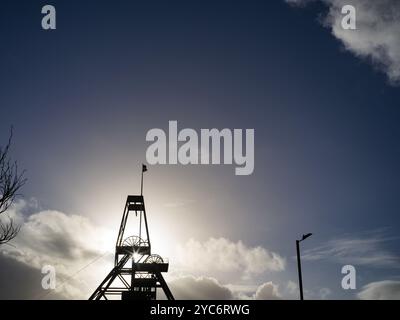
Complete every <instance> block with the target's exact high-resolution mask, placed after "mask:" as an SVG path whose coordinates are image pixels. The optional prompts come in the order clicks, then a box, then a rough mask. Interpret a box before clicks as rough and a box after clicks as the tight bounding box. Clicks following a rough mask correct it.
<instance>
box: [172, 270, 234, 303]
mask: <svg viewBox="0 0 400 320" xmlns="http://www.w3.org/2000/svg"><path fill="white" fill-rule="evenodd" d="M169 287H170V289H171V291H172V292H173V293H174V297H175V299H178V300H196V299H198V300H230V299H233V298H234V295H233V293H232V291H231V290H230V289H229V288H228V287H226V286H223V285H221V284H220V283H219V282H218V280H216V279H214V278H211V277H194V276H184V277H180V278H177V279H174V280H172V281H171V282H170V283H169Z"/></svg>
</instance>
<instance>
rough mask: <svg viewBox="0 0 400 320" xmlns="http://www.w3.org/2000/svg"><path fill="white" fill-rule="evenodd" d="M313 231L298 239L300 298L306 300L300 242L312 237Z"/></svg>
mask: <svg viewBox="0 0 400 320" xmlns="http://www.w3.org/2000/svg"><path fill="white" fill-rule="evenodd" d="M311 235H312V233H307V234H303V236H302V238H301V239H300V240H296V252H297V270H298V272H299V289H300V300H304V296H303V279H302V275H301V261H300V242H301V241H303V240H306V239H307V238H308V237H310V236H311Z"/></svg>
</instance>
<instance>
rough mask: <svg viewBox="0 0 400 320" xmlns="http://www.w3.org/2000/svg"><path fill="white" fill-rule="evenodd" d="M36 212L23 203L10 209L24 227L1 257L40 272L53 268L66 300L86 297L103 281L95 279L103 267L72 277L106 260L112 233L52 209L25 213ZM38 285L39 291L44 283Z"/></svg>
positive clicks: (78, 217) (4, 248)
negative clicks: (103, 259) (94, 286)
mask: <svg viewBox="0 0 400 320" xmlns="http://www.w3.org/2000/svg"><path fill="white" fill-rule="evenodd" d="M34 209H37V207H33V208H32V203H30V202H29V203H28V202H25V201H20V202H18V203H16V205H15V206H13V207H12V208H11V209H10V210H9V212H8V214H9V215H10V217H12V218H13V219H15V220H16V221H17V222H18V223H19V224H20V225H21V230H20V232H19V234H18V236H17V237H16V238H15V239H14V240H13V241H12V242H11V243H10V244H11V245H10V246H6V245H4V246H1V248H0V249H1V251H0V252H1V254H2V255H3V256H4V257H6V258H11V259H14V260H16V261H18V262H19V263H22V264H24V265H27V266H29V267H30V268H34V269H37V270H38V273H40V272H41V269H42V267H43V266H44V265H52V266H54V267H55V270H56V276H57V278H56V279H57V283H58V286H57V290H56V291H57V292H58V293H60V294H61V295H63V296H64V297H66V298H87V296H88V293H89V292H90V290H92V287H93V284H94V283H96V282H98V281H99V280H100V279H94V277H93V274H94V275H95V274H96V271H99V270H101V271H103V269H104V268H101V267H100V268H99V267H98V266H99V265H97V266H96V265H93V266H90V267H91V269H90V271H91V272H88V273H84V272H83V273H82V274H81V277H79V278H73V277H71V275H74V274H75V273H76V272H77V271H79V270H81V272H82V271H83V269H82V268H84V267H85V266H86V265H88V263H90V262H92V261H93V260H94V259H97V258H99V257H102V256H103V255H104V256H105V258H106V256H107V255H108V251H107V249H110V250H112V244H113V242H110V239H112V238H111V233H110V232H109V230H107V229H105V228H101V227H98V226H95V225H94V224H93V223H92V222H91V221H90V220H88V219H87V218H85V217H82V216H78V215H66V214H64V213H62V212H59V211H53V210H44V211H39V212H36V213H33V214H30V215H24V214H23V212H31V211H34ZM110 245H111V246H110ZM110 252H111V251H110ZM108 258H109V257H108ZM111 266H112V265H111V264H110V265H109V267H111ZM93 271H94V272H93ZM92 273H93V274H92ZM91 274H92V275H91ZM97 275H98V274H97ZM95 281H96V282H95ZM36 285H37V291H38V292H40V291H41V283H40V282H38V283H37V284H36ZM36 298H38V297H36Z"/></svg>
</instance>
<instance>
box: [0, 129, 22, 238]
mask: <svg viewBox="0 0 400 320" xmlns="http://www.w3.org/2000/svg"><path fill="white" fill-rule="evenodd" d="M12 137H13V127H11V130H10V136H9V138H8V143H7V145H6V146H5V148H4V149H3V148H1V147H0V214H2V213H4V212H5V211H7V209H9V207H10V206H11V205H12V203H13V202H14V200H15V198H16V197H17V196H18V195H19V194H18V191H19V189H20V188H21V187H22V186H23V185H24V184H25V182H26V179H25V178H24V174H25V170H23V171H22V172H19V171H18V165H17V162H16V161H11V160H10V157H9V151H10V146H11V142H12ZM9 220H10V221H9V222H8V223H7V224H6V223H5V222H2V221H0V245H1V244H4V243H7V242H9V241H10V240H12V239H13V238H15V236H16V235H17V234H18V232H19V229H20V227H19V226H16V225H15V224H14V222H13V220H12V219H11V218H9Z"/></svg>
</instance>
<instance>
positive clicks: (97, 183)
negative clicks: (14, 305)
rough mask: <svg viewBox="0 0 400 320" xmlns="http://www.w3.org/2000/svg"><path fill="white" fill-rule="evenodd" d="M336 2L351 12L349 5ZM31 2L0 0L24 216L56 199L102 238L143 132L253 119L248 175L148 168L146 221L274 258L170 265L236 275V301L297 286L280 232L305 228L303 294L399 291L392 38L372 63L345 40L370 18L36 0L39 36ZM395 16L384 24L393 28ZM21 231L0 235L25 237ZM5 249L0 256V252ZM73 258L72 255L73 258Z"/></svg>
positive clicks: (233, 4)
mask: <svg viewBox="0 0 400 320" xmlns="http://www.w3.org/2000/svg"><path fill="white" fill-rule="evenodd" d="M299 2H301V1H299ZM350 2H353V3H354V5H355V6H356V7H357V5H359V7H358V9H359V11H360V18H361V19H363V18H364V14H365V12H364V11H363V10H365V8H364V6H362V5H361V4H360V2H359V1H350ZM44 4H47V3H45V2H43V1H21V0H18V1H2V3H1V5H0V23H1V27H0V38H1V39H2V50H1V53H0V54H1V59H0V70H1V73H0V87H1V88H2V94H1V95H0V106H1V114H2V115H3V116H2V125H1V127H0V134H1V135H0V137H1V142H2V143H4V142H5V141H6V138H7V136H8V131H9V127H10V126H11V125H13V126H14V131H15V135H14V141H13V157H14V158H15V159H17V160H18V162H19V164H20V166H22V167H24V168H26V170H27V171H26V176H27V178H28V183H27V184H26V185H25V186H24V188H23V190H22V191H23V195H24V199H25V202H26V203H25V204H24V206H25V207H27V208H28V209H26V210H25V211H26V212H25V211H24V210H22V209H20V210H22V211H23V212H22V213H21V212H19V213H18V212H17V211H18V210H17V209H15V210H14V209H13V210H14V211H13V213H15V214H16V215H18V214H20V215H22V217H21V219H22V221H23V222H22V223H29V215H30V214H37V213H38V212H39V213H40V212H42V213H43V212H50V211H51V212H53V211H57V212H59V213H60V214H63V215H65V216H66V217H67V218H68V217H71V216H81V217H85V218H87V219H88V220H87V221H86V220H85V221H86V222H85V223H88V224H90V225H95V226H96V228H97V227H98V228H108V229H107V231H105V232H106V233H107V232H111V233H112V237H111V239H114V234H115V237H116V233H117V227H118V224H119V221H120V215H121V213H122V212H121V209H122V207H123V204H124V201H125V197H126V195H127V194H129V193H135V192H138V190H139V188H138V187H139V173H140V172H139V170H140V164H141V163H142V162H145V160H146V159H145V152H146V148H147V146H148V145H149V144H148V142H146V141H145V136H146V133H147V131H148V130H150V129H152V128H164V129H165V130H166V129H167V128H168V121H169V120H177V121H178V127H179V128H193V129H195V130H199V129H200V128H210V129H211V128H218V129H223V128H232V129H233V128H242V129H246V128H253V129H255V170H254V173H253V174H252V175H250V176H235V175H234V169H233V167H232V166H228V165H227V166H224V165H212V166H211V165H209V166H182V165H159V166H149V172H148V173H146V177H145V196H146V201H147V203H146V206H147V208H148V210H149V213H148V214H149V219H150V228H152V227H154V230H156V232H157V235H156V237H159V239H163V237H165V239H168V240H167V241H166V242H168V245H165V246H164V247H163V249H165V250H166V252H167V253H171V252H173V251H174V249H173V248H175V247H176V246H181V247H183V248H186V249H187V250H195V249H194V248H193V242H189V239H190V238H193V239H194V240H193V241H195V243H197V244H198V245H199V246H200V247H202V246H204V248H205V247H206V246H213V245H215V243H214V242H212V241H211V242H210V238H214V239H220V241H221V242H218V243H219V245H221V246H222V247H223V246H224V245H226V243H225V242H224V241H225V240H226V241H229V243H231V244H234V245H235V246H237V247H238V248H239V247H240V245H238V243H239V242H240V243H242V244H243V245H244V246H245V249H243V248H242V249H243V250H242V249H240V250H239V249H238V250H239V251H240V252H253V253H254V252H255V251H251V250H252V248H256V247H258V246H259V247H262V248H264V249H263V250H266V252H268V253H271V252H274V253H276V254H277V255H279V257H280V258H282V261H285V264H284V267H282V268H281V270H271V268H270V267H268V263H267V262H268V261H270V260H271V257H269V256H268V255H267V256H263V255H262V256H261V257H258V256H257V257H256V258H257V259H260V263H261V265H262V266H264V264H263V263H264V262H265V261H264V260H268V259H269V260H268V261H267V262H266V264H265V266H266V267H265V268H264V269H265V270H264V269H263V267H261V269H262V271H261V272H255V273H254V274H252V275H251V276H249V275H248V274H245V275H244V276H243V277H242V278H241V279H239V280H238V279H235V278H233V277H230V276H229V272H225V271H226V270H225V271H224V270H223V269H221V270H219V271H218V272H217V271H216V272H215V273H211V274H204V270H191V269H190V268H189V267H190V266H185V267H182V270H183V271H182V270H180V269H179V268H180V267H179V268H178V266H177V267H176V270H178V269H179V272H178V271H176V270H175V271H176V273H177V274H178V275H175V277H176V278H178V276H181V275H182V274H183V275H184V276H185V277H186V276H193V277H195V278H193V279H195V280H196V281H200V280H199V279H200V278H198V277H201V276H203V277H210V278H211V277H212V278H213V279H216V280H218V284H219V285H225V286H242V288H243V287H244V286H250V287H251V288H252V289H251V290H250V289H249V290H248V292H247V291H246V292H245V293H242V296H243V294H246V295H252V294H253V293H254V294H255V291H256V288H257V286H261V285H262V284H263V283H264V284H265V283H269V282H272V284H273V285H274V286H277V288H278V289H277V290H280V291H279V294H278V295H279V296H280V297H283V298H296V297H297V293H295V289H293V290H292V291H291V290H290V288H292V287H293V283H296V282H297V273H296V272H297V271H296V264H295V262H296V261H295V259H294V255H295V246H294V245H295V242H294V241H295V239H296V238H297V237H300V236H301V234H303V233H306V232H313V233H314V235H313V237H312V238H310V239H309V240H307V242H304V243H303V249H304V250H305V253H306V254H305V257H308V258H306V259H304V262H303V269H304V285H305V288H306V290H307V291H306V296H308V297H309V298H315V299H317V298H324V297H325V296H326V297H327V298H339V299H342V298H357V294H359V293H360V292H361V291H362V288H363V286H366V285H368V284H370V283H376V282H379V281H392V282H390V283H391V285H395V286H398V283H397V282H396V281H398V280H399V279H398V276H399V273H398V267H399V261H398V254H399V252H398V247H399V241H400V240H399V239H398V238H397V235H398V234H399V227H400V221H399V218H398V211H399V209H400V204H399V200H398V199H399V198H400V197H399V191H398V190H400V188H399V182H398V181H400V179H399V178H400V171H399V170H398V163H399V160H400V152H399V151H400V147H399V143H398V140H399V138H400V127H399V126H398V123H399V120H400V111H399V109H398V107H399V102H400V91H399V87H398V86H396V80H398V79H396V68H400V67H399V65H400V59H399V60H396V55H395V54H396V52H400V49H399V46H400V45H399V43H398V42H396V41H393V43H385V46H383V48H386V50H387V52H386V53H387V56H389V57H390V54H391V53H393V57H394V58H393V59H392V61H391V63H389V64H388V63H387V61H386V60H384V58H382V57H381V56H379V55H378V56H377V55H376V54H377V53H376V51H374V49H369V48H366V49H365V48H364V47H361V49H360V46H358V47H357V45H359V44H358V42H357V41H358V40H359V39H361V40H362V41H368V35H369V34H368V31H370V30H369V29H368V23H360V30H357V31H348V32H353V34H352V35H351V36H348V35H347V34H338V33H336V34H335V30H334V28H333V27H332V26H330V25H329V24H328V25H325V26H324V25H323V24H322V23H321V21H320V20H321V17H324V16H326V15H327V14H328V13H329V12H331V13H332V14H333V13H334V12H335V11H334V9H335V6H337V5H338V4H340V1H334V0H327V1H314V2H312V3H310V4H309V5H307V6H300V7H299V6H293V5H289V4H288V3H286V2H285V1H283V0H282V1H279V0H275V1H229V2H228V1H218V2H216V1H201V2H194V1H168V3H167V2H165V1H164V2H163V1H155V2H152V3H151V4H144V3H139V2H135V1H88V0H85V1H52V2H51V4H53V5H54V6H55V8H56V10H57V29H56V30H54V31H44V30H42V29H41V27H40V22H41V18H42V15H41V7H42V6H43V5H44ZM384 5H385V6H386V7H384V8H383V7H382V6H377V7H376V8H375V7H373V9H374V8H375V9H376V11H374V12H373V13H376V16H373V17H375V18H376V19H378V20H377V21H378V22H381V20H380V17H381V16H380V15H379V14H380V13H382V12H384V10H385V8H386V9H387V10H388V11H389V9H390V10H391V11H393V12H399V11H396V10H399V9H400V8H399V7H398V5H397V4H396V3H395V1H385V4H384ZM371 10H372V9H371ZM318 17H320V18H318ZM389 20H390V18H389ZM396 21H397V20H396V19H395V20H393V21H392V24H390V28H388V30H389V31H390V30H398V24H397V25H396ZM362 22H365V21H364V20H362ZM367 22H368V21H367ZM385 26H386V25H385ZM363 28H364V29H363ZM396 28H397V29H396ZM357 32H358V33H357ZM354 39H355V40H354ZM364 39H365V40H364ZM361 40H360V41H361ZM354 43H355V44H354ZM378 47H379V46H378ZM384 50H385V49H384ZM396 50H397V51H396ZM397 57H398V56H397ZM380 58H381V60H379V59H380ZM385 63H386V64H385ZM391 70H392V72H391ZM393 70H394V71H393ZM32 198H33V199H35V204H34V205H33V204H32V203H31V202H30V201H32V200H29V199H32ZM46 210H48V211H46ZM40 217H42V219H46V217H47V218H48V219H52V217H53V218H54V215H51V214H50V216H47V215H45V214H43V215H41V216H40ZM67 218H66V219H64V218H62V219H61V218H60V219H61V220H62V221H66V220H68V219H67ZM41 223H43V224H46V220H44V221H41ZM22 230H23V229H22ZM150 232H152V231H151V230H150ZM156 232H155V233H156ZM27 237H28V236H27V235H24V234H22V235H21V237H20V240H18V239H16V240H15V241H16V242H17V244H18V241H20V243H19V245H20V246H21V247H22V248H24V247H23V246H24V245H25V246H26V244H24V243H23V241H24V239H25V240H26V239H28V238H27ZM36 237H37V241H38V242H39V243H43V241H44V240H43V238H41V236H40V233H38V234H36ZM35 239H36V238H35ZM221 239H222V240H221ZM26 241H28V240H26ZM30 241H35V240H34V239H30ZM46 241H47V240H46ZM49 241H50V240H49ZM82 241H84V240H82ZM99 241H101V239H99ZM112 241H114V240H112ZM161 242H162V241H161V240H160V241H159V243H161ZM78 243H79V242H78ZM68 244H69V245H71V243H70V242H68ZM95 244H96V243H93V246H95ZM112 245H113V243H111V246H112ZM194 247H196V245H194ZM217 247H218V246H217ZM334 248H336V249H337V251H335V250H334ZM1 249H3V251H4V250H5V251H7V252H8V251H9V250H11V249H10V248H6V249H4V248H1ZM21 250H22V249H21ZM26 250H28V251H29V250H31V251H32V250H33V249H32V248H27V249H26ZM213 250H217V249H215V248H214V247H212V249H210V252H211V254H218V252H214V251H213ZM241 250H242V251H241ZM307 250H309V251H307ZM332 250H333V251H332ZM29 252H30V251H29ZM32 252H33V251H32ZM4 254H5V253H4ZM171 254H172V257H171V269H172V271H174V269H173V268H174V264H173V261H174V260H173V257H174V254H173V253H171ZM5 255H6V254H5ZM8 255H9V256H7V257H2V258H1V259H2V260H5V259H8V260H7V262H3V263H4V264H6V263H7V265H10V264H11V262H10V261H13V260H12V259H14V258H13V256H12V255H11V257H10V253H8ZM52 257H53V256H52V255H51V254H50V253H49V254H48V256H46V261H50V263H51V262H52V261H51V260H52ZM243 257H244V258H245V257H248V256H247V253H246V255H245V256H243ZM53 258H54V259H56V258H55V257H53ZM198 258H199V259H200V258H201V256H199V257H198ZM203 258H204V257H203ZM280 258H279V259H280ZM74 259H75V258H74ZM176 259H178V258H176ZM263 259H264V260H263ZM14 260H15V259H14ZM75 260H76V261H75V262H74V263H76V265H74V266H75V267H76V268H78V266H79V265H81V264H82V263H83V264H84V261H82V263H81V262H80V261H78V260H79V259H78V258H76V259H75ZM272 260H273V259H272ZM15 261H18V263H22V264H23V263H24V261H25V260H21V259H20V260H18V259H17V260H15ZM21 261H22V262H21ZM257 261H258V260H257ZM236 262H237V261H236V260H233V261H232V263H236ZM15 263H16V262H15ZM40 263H42V262H38V264H37V267H36V269H38V268H39V266H40ZM57 263H60V264H65V265H68V261H62V262H59V261H58V262H57ZM345 264H353V265H355V267H356V268H357V290H354V291H344V290H342V288H341V285H340V283H341V278H342V275H341V273H340V270H341V267H342V266H343V265H345ZM106 267H107V266H106ZM106 267H105V270H107V268H106ZM241 268H246V264H244V265H242V267H241ZM14 269H16V268H14ZM216 269H218V268H217V267H216ZM272 269H273V268H272ZM232 270H233V269H232ZM34 272H36V271H35V270H32V273H33V274H35V273H34ZM103 274H104V273H103ZM103 274H102V273H101V272H99V275H98V278H97V280H98V281H99V282H100V281H101V280H102V278H103ZM104 275H105V274H104ZM16 277H17V276H16ZM37 277H40V274H39V275H37ZM196 277H197V278H196ZM171 279H172V278H171ZM185 279H186V280H187V279H189V278H185ZM190 279H192V278H190ZM193 279H192V280H193ZM0 280H1V281H2V282H3V283H4V285H5V283H6V281H7V279H4V277H0ZM173 280H174V279H172V280H171V281H173ZM192 280H191V281H192ZM93 281H94V282H93V283H95V281H96V279H93ZM174 281H179V279H178V280H177V279H175V280H174ZM292 282H293V283H292ZM8 285H11V284H10V283H8ZM39 285H40V283H35V281H34V280H32V281H31V283H28V284H27V286H31V287H34V286H39ZM270 285H271V284H270ZM88 286H89V289H88V290H90V288H93V287H91V284H89V285H88ZM25 289H26V288H21V292H19V291H18V290H15V296H16V297H20V296H22V295H23V294H22V291H24V290H25ZM32 290H34V289H32ZM38 290H39V291H40V289H38ZM177 290H179V289H177ZM252 290H253V291H254V292H251V291H252ZM399 291H400V290H399ZM71 292H73V291H71ZM324 293H325V294H324ZM397 294H398V293H397ZM1 297H2V298H6V297H7V296H6V293H4V292H3V293H2V294H1ZM68 297H81V296H79V295H76V296H74V293H72V294H70V295H69V296H68Z"/></svg>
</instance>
